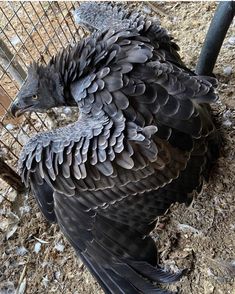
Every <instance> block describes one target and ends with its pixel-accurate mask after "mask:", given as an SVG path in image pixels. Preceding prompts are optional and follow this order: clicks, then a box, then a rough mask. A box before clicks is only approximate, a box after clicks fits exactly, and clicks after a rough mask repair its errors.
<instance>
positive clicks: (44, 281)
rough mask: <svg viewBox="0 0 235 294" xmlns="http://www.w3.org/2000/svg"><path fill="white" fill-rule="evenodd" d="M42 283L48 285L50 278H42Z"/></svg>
mask: <svg viewBox="0 0 235 294" xmlns="http://www.w3.org/2000/svg"><path fill="white" fill-rule="evenodd" d="M42 283H43V285H44V286H45V287H48V283H49V279H48V277H47V276H45V277H43V278H42Z"/></svg>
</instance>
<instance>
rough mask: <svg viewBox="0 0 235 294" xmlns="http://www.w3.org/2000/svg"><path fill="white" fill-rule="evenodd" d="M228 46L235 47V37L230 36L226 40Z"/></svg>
mask: <svg viewBox="0 0 235 294" xmlns="http://www.w3.org/2000/svg"><path fill="white" fill-rule="evenodd" d="M228 42H229V44H230V45H235V36H232V37H230V38H229V39H228Z"/></svg>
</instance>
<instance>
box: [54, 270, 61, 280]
mask: <svg viewBox="0 0 235 294" xmlns="http://www.w3.org/2000/svg"><path fill="white" fill-rule="evenodd" d="M60 275H61V272H59V271H57V272H55V278H56V280H59V279H60Z"/></svg>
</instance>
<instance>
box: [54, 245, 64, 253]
mask: <svg viewBox="0 0 235 294" xmlns="http://www.w3.org/2000/svg"><path fill="white" fill-rule="evenodd" d="M55 249H56V250H57V251H59V252H63V251H64V245H63V244H61V243H57V244H56V245H55Z"/></svg>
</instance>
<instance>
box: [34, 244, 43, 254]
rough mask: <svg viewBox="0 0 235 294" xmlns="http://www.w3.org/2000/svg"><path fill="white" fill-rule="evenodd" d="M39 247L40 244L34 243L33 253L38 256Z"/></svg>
mask: <svg viewBox="0 0 235 294" xmlns="http://www.w3.org/2000/svg"><path fill="white" fill-rule="evenodd" d="M41 246H42V244H41V243H40V242H37V243H35V245H34V250H33V251H34V252H35V253H37V254H38V253H39V251H40V250H41Z"/></svg>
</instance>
